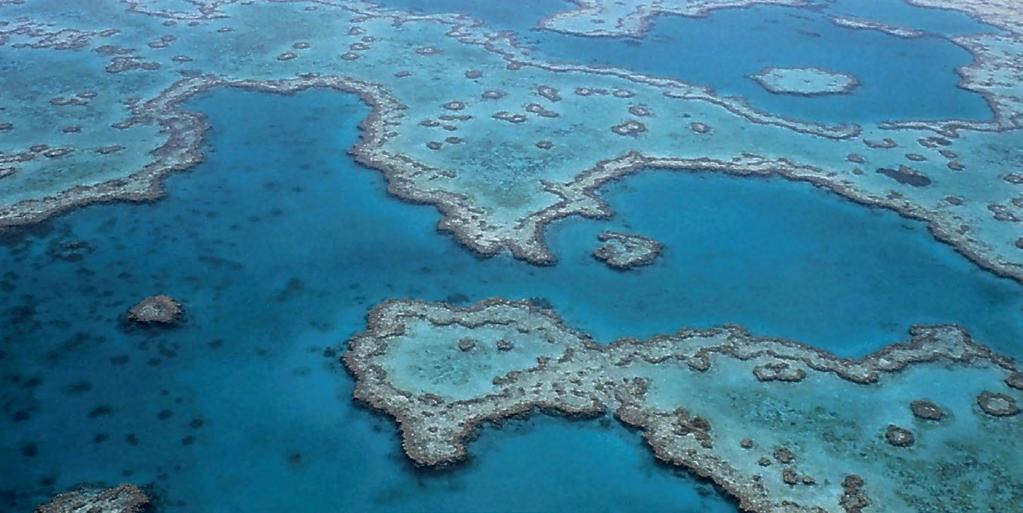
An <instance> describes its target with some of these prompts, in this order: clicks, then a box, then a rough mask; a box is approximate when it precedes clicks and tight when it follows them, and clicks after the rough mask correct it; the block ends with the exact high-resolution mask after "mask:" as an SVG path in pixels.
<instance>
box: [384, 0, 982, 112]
mask: <svg viewBox="0 0 1023 513" xmlns="http://www.w3.org/2000/svg"><path fill="white" fill-rule="evenodd" d="M383 3H384V4H385V5H387V6H388V7H393V8H398V9H407V10H415V11H421V12H429V13H437V12H463V13H466V14H469V15H470V16H472V17H474V18H476V19H480V20H483V21H484V22H486V23H488V24H489V25H491V26H493V27H495V28H498V29H502V30H511V31H514V32H516V33H517V34H519V39H520V42H522V43H523V44H525V45H526V46H528V47H529V48H530V49H531V50H532V52H533V53H534V55H535V56H537V57H539V58H542V59H543V60H547V61H553V62H566V63H575V64H591V65H595V66H611V67H617V68H623V69H629V70H632V71H635V72H638V73H642V74H645V75H652V76H657V77H668V78H675V79H679V80H683V81H686V82H688V83H691V84H696V85H702V86H709V87H711V88H713V89H714V90H715V91H716V92H717V93H718V94H721V95H725V96H740V97H743V98H745V99H746V100H747V101H748V102H749V103H750V104H751V105H752V106H754V107H755V108H757V109H759V110H762V111H765V112H770V113H772V114H776V115H780V116H782V117H788V118H794V119H803V120H810V121H816V122H821V123H868V122H876V121H887V120H896V119H917V120H940V119H969V120H989V119H991V117H992V113H991V110H990V109H989V108H988V106H987V104H986V102H985V101H984V98H983V97H982V96H981V95H979V94H976V93H973V92H970V91H967V90H964V89H961V88H959V87H958V83H959V81H960V77H959V75H958V74H957V73H956V72H955V68H957V67H959V66H965V65H968V64H970V62H971V61H972V60H973V58H972V56H971V55H970V53H969V52H968V51H966V50H965V49H963V48H961V47H959V46H957V45H956V44H954V43H952V42H951V41H949V40H948V39H944V38H941V37H937V36H934V35H928V36H926V37H921V38H915V39H905V38H899V37H896V36H892V35H889V34H885V33H882V32H879V31H874V30H856V29H849V28H844V27H839V26H836V25H834V24H833V23H832V22H831V20H830V18H831V17H832V16H842V15H859V16H863V17H865V18H867V19H876V18H875V17H874V16H877V15H878V14H877V13H882V14H881V15H882V20H880V21H886V22H888V23H893V24H898V23H905V24H906V25H908V26H910V27H912V28H920V29H922V30H925V31H933V32H941V33H947V34H966V33H976V32H996V31H997V29H995V28H994V27H991V26H990V25H986V24H983V23H980V22H978V21H976V20H974V19H972V18H970V17H969V16H967V15H966V14H963V13H959V12H953V11H945V10H939V9H926V8H922V7H914V6H910V5H908V4H906V3H905V2H904V1H902V0H886V1H885V2H884V3H885V8H883V9H880V8H878V2H877V1H870V2H864V1H863V0H845V1H842V2H837V3H822V4H821V8H820V9H818V10H807V9H805V8H792V7H784V6H775V5H759V6H752V7H748V8H741V9H721V10H715V11H712V12H711V13H710V14H709V15H708V16H706V17H700V18H694V17H684V16H659V17H657V18H655V20H654V23H653V25H652V27H651V28H650V30H649V32H648V33H647V34H646V35H645V36H644V37H642V38H607V37H597V38H593V37H581V36H576V35H568V34H560V33H556V32H552V31H548V30H538V29H536V27H537V23H538V22H539V20H540V19H542V18H543V17H545V16H548V15H550V14H553V13H555V12H558V11H563V10H566V9H569V8H570V6H569V4H567V3H565V2H560V1H552V0H545V1H541V2H530V3H529V8H528V9H526V8H524V9H520V10H517V11H515V12H514V13H510V12H508V9H505V8H496V7H495V6H494V4H495V3H494V2H475V1H472V0H445V1H443V2H423V1H421V0H386V1H384V2H383ZM868 3H869V5H868ZM497 4H503V3H500V2H498V3H497ZM889 4H890V5H889ZM504 5H507V4H504ZM889 7H890V8H889ZM768 66H774V67H816V68H824V69H830V70H835V71H839V72H842V73H847V74H851V75H853V76H855V77H856V78H857V79H858V80H859V82H860V85H859V87H857V88H856V89H855V90H854V91H853V94H848V95H831V96H818V97H801V96H791V95H778V94H772V93H770V92H768V91H766V90H764V89H763V88H762V87H760V86H759V85H758V84H757V83H756V82H754V81H753V80H751V79H750V78H749V76H750V75H753V74H756V73H757V72H759V71H761V70H762V69H763V68H765V67H768ZM920 77H927V80H920Z"/></svg>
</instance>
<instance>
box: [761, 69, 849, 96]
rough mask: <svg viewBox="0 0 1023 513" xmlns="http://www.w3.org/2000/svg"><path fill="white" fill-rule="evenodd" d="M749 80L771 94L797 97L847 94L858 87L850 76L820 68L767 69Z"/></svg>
mask: <svg viewBox="0 0 1023 513" xmlns="http://www.w3.org/2000/svg"><path fill="white" fill-rule="evenodd" d="M750 78H751V79H753V80H755V81H756V82H757V83H758V84H760V86H761V87H763V88H764V89H767V90H768V91H769V92H771V93H774V94H794V95H798V96H820V95H826V94H849V93H851V92H852V91H853V89H856V87H857V86H858V85H859V80H857V79H856V77H854V76H852V75H849V74H847V73H840V72H837V71H829V70H826V69H821V68H776V67H768V68H764V69H762V70H760V72H759V73H756V74H754V75H750Z"/></svg>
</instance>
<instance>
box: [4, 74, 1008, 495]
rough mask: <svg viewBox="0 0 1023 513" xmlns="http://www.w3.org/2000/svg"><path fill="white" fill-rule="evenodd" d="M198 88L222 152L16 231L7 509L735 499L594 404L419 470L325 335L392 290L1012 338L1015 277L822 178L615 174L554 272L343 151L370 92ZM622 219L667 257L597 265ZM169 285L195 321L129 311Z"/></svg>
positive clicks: (613, 331) (666, 325)
mask: <svg viewBox="0 0 1023 513" xmlns="http://www.w3.org/2000/svg"><path fill="white" fill-rule="evenodd" d="M192 105H194V106H195V107H196V108H198V109H200V110H202V111H204V112H206V113H207V114H208V117H209V119H210V121H211V123H212V125H213V127H214V128H213V130H212V131H211V133H210V134H209V138H208V143H207V155H208V159H207V161H206V162H205V163H203V164H202V165H200V166H198V167H197V168H195V169H194V170H193V171H191V172H188V173H184V174H180V175H176V176H174V177H171V178H170V179H168V181H167V188H168V196H167V198H165V199H164V200H162V201H159V202H156V203H153V204H148V205H126V204H113V205H104V206H95V207H90V208H86V209H82V210H79V211H76V212H74V213H72V214H69V215H66V216H63V217H59V218H57V219H55V220H53V221H51V222H49V223H47V224H46V225H45V226H44V227H42V228H40V229H39V230H36V231H35V232H34V233H30V234H27V235H25V236H24V237H23V238H21V239H17V240H12V241H10V242H9V243H8V244H7V245H5V246H0V269H2V270H3V273H0V274H2V276H0V289H2V290H3V294H2V295H0V316H2V318H0V322H2V324H0V338H2V339H3V346H2V351H3V352H2V353H0V356H2V357H0V379H2V380H3V382H4V383H5V386H4V387H2V388H0V404H2V405H3V411H2V413H3V416H2V417H0V511H26V510H28V509H29V508H30V507H31V505H34V504H35V503H38V502H39V501H41V500H42V499H43V498H44V497H46V496H48V495H50V494H52V493H54V492H55V491H57V490H62V489H65V488H67V487H70V486H72V485H74V484H76V483H79V482H82V481H103V482H107V483H116V482H120V481H122V480H131V481H133V482H137V483H149V482H154V483H155V485H156V490H157V491H158V492H159V493H160V495H161V497H162V498H163V500H164V501H165V502H164V504H163V506H162V507H163V508H164V509H162V510H161V511H166V512H172V513H178V512H182V513H183V512H195V511H201V512H246V513H251V512H277V511H291V512H296V513H301V512H310V513H311V512H317V513H321V512H325V511H338V512H340V511H637V512H639V511H644V512H645V511H655V510H662V511H663V510H671V511H687V512H718V511H728V512H732V511H734V506H732V505H731V504H730V503H729V502H727V501H725V500H724V499H722V498H721V497H720V496H718V495H717V494H716V493H710V494H708V493H707V491H708V489H707V487H706V485H697V484H696V483H695V482H694V481H692V480H691V479H690V478H687V477H685V476H678V475H675V474H674V473H673V472H671V471H669V470H666V469H664V468H662V467H660V466H658V465H657V464H655V462H654V460H653V457H652V456H651V454H650V453H649V451H648V450H647V449H646V448H645V447H644V446H643V444H642V441H641V440H640V437H639V435H638V434H636V433H633V432H628V431H625V430H623V429H621V428H619V427H612V428H604V427H602V426H601V425H600V424H599V423H596V422H580V423H575V422H568V421H562V420H553V419H547V420H535V421H531V422H525V423H516V424H515V427H513V428H510V429H504V430H500V431H499V430H493V429H487V430H485V432H484V433H483V435H482V437H481V439H480V440H478V441H476V442H475V443H474V444H473V445H472V446H471V451H472V452H473V453H475V454H476V458H475V459H473V460H472V462H471V463H470V464H468V465H466V466H462V467H458V468H455V469H453V470H450V471H446V472H440V473H437V472H419V471H415V470H414V469H412V468H411V466H410V465H408V464H407V462H406V460H405V459H404V457H403V455H402V454H401V452H400V447H399V443H398V440H397V437H396V436H395V433H394V428H393V425H392V423H391V421H390V420H389V419H386V418H383V417H379V416H377V415H375V414H373V413H371V412H369V411H367V410H364V409H362V408H360V407H357V406H355V405H354V404H353V403H352V401H351V399H350V397H351V387H352V382H351V379H350V377H349V376H348V375H347V374H345V372H344V371H343V370H342V368H341V367H340V365H339V364H338V362H337V359H338V353H337V352H335V351H333V350H330V349H331V348H338V347H340V346H341V345H342V344H343V342H344V340H346V339H347V338H348V337H349V336H350V335H351V334H352V333H354V332H356V331H359V330H361V329H362V328H363V326H364V316H365V313H366V311H367V309H368V308H369V307H370V306H371V305H373V304H374V303H376V302H378V301H380V300H382V299H385V298H390V297H416V298H423V299H433V300H443V299H448V300H451V301H461V300H465V301H471V300H476V299H481V298H484V297H489V296H495V295H503V296H508V297H512V298H525V297H532V296H540V297H545V298H547V299H548V300H550V301H551V302H552V303H553V304H554V306H555V307H556V308H557V309H558V310H559V312H560V313H562V314H563V315H564V316H565V317H566V319H567V320H568V321H569V323H571V324H572V325H574V326H577V327H579V328H582V329H585V330H588V331H591V332H592V333H594V334H595V335H596V336H597V337H599V338H600V339H601V340H603V341H607V340H610V339H611V338H613V337H616V336H620V335H626V334H631V335H639V336H646V335H651V334H654V333H660V332H666V331H672V330H674V329H677V328H679V327H683V326H711V325H714V324H718V323H722V322H733V323H739V324H743V325H746V326H748V327H750V329H751V330H752V331H753V332H755V333H758V334H762V335H772V336H783V337H793V338H798V339H801V340H803V341H805V342H810V343H814V344H816V345H819V346H821V347H823V348H825V349H828V350H832V351H836V352H838V353H840V354H843V355H862V354H864V353H866V352H868V351H870V350H873V349H876V348H878V347H881V346H882V345H884V344H886V343H888V342H891V341H893V340H898V339H901V338H903V335H904V333H905V330H906V328H907V327H908V325H909V324H910V323H914V322H939V321H959V322H963V323H964V324H965V325H966V326H967V327H968V328H969V329H971V330H972V331H973V332H974V333H975V334H976V335H977V336H978V338H980V339H981V340H983V341H985V342H987V343H989V344H991V345H993V346H994V347H996V348H998V349H999V350H1002V351H1003V352H1006V353H1008V354H1013V355H1017V356H1018V355H1020V354H1023V351H1021V349H1020V346H1019V344H1018V341H1019V340H1021V339H1023V323H1021V321H1020V316H1019V315H1018V312H1019V311H1020V308H1021V307H1023V294H1021V289H1023V287H1020V286H1019V285H1018V284H1016V283H1015V282H1011V281H1009V280H1004V279H998V278H995V277H993V276H992V275H990V274H989V273H985V272H983V271H980V270H978V269H977V268H976V267H975V266H974V265H972V264H971V263H969V262H968V261H966V260H965V259H964V258H962V257H960V256H959V255H957V254H955V253H954V252H953V251H952V250H951V249H950V248H948V247H946V246H944V245H942V244H939V243H937V242H935V241H934V240H933V239H932V238H931V237H930V236H929V235H928V234H927V232H926V230H925V229H924V228H923V227H922V226H921V225H920V224H919V223H915V222H911V221H906V220H903V219H901V218H899V217H898V216H896V215H895V214H893V213H890V212H883V211H874V210H870V209H867V208H863V207H860V206H857V205H853V204H851V203H849V202H846V201H844V200H842V199H840V198H838V197H836V196H834V195H831V194H828V193H825V192H822V191H819V190H817V189H815V188H813V187H812V186H809V185H806V184H798V183H790V182H786V181H784V180H780V179H771V180H750V179H738V178H730V177H727V176H721V175H711V174H702V173H692V174H689V173H674V174H671V173H664V172H658V173H648V174H644V175H639V176H637V177H634V178H630V179H628V180H627V181H624V182H621V183H619V184H616V185H613V186H611V187H609V188H608V189H607V194H606V195H607V197H608V199H609V200H610V201H611V204H612V205H613V206H614V207H615V208H616V209H617V211H618V216H617V217H616V219H615V220H614V221H611V222H604V223H598V222H593V221H585V220H578V219H572V220H567V221H563V222H560V223H558V224H557V225H556V226H554V227H553V229H552V230H550V232H551V233H550V238H551V242H552V245H553V248H554V250H555V251H556V252H557V254H559V255H560V256H561V257H562V261H561V262H560V263H559V265H557V266H554V267H550V268H537V267H532V266H529V265H527V264H524V263H521V262H518V261H514V260H512V259H510V258H508V257H497V258H492V259H487V260H480V259H477V258H476V257H474V256H472V254H470V253H469V252H468V251H467V250H465V249H464V248H462V247H460V246H458V245H456V244H455V243H454V242H453V241H452V240H451V239H450V238H448V237H446V236H440V235H438V234H437V233H436V232H435V228H434V227H435V224H436V222H437V220H438V214H437V213H436V211H435V210H434V209H432V208H431V207H426V206H413V205H408V204H404V203H401V202H399V201H397V200H395V199H393V198H390V197H388V196H387V195H386V193H385V190H384V183H383V180H382V177H381V176H380V175H379V174H378V173H377V172H374V171H370V170H367V169H363V168H361V167H359V166H357V165H355V164H354V163H353V162H352V161H351V159H350V158H349V157H348V156H347V155H346V153H345V150H346V148H348V147H349V146H350V145H351V144H353V143H354V141H355V140H356V136H357V132H356V124H357V123H358V121H359V120H360V119H361V118H362V117H364V116H365V115H366V114H367V112H368V109H367V108H366V107H364V106H362V105H360V104H358V102H357V100H356V99H355V98H354V97H350V96H344V95H339V94H336V93H331V92H323V91H317V92H306V93H302V94H299V95H296V96H293V97H281V96H272V95H261V94H256V93H245V92H239V91H221V92H216V93H214V94H210V95H207V96H205V97H203V98H201V99H199V100H197V101H194V102H192ZM611 227H616V228H622V229H629V230H635V231H637V232H639V233H642V234H644V235H648V236H653V237H656V238H658V239H660V240H662V241H663V242H664V243H665V244H666V245H667V250H666V252H665V255H664V258H663V259H662V260H660V261H658V262H657V263H656V264H655V265H654V266H652V267H649V268H646V269H642V270H639V271H637V272H633V273H617V272H614V271H611V270H609V269H607V268H605V267H604V266H603V265H602V264H600V263H598V262H597V261H595V260H594V259H593V258H592V257H590V256H589V252H590V251H592V249H593V247H594V245H595V242H596V241H595V238H594V235H595V233H596V232H597V231H599V230H602V229H606V228H611ZM78 239H82V240H86V241H88V242H89V243H90V244H91V245H92V246H93V247H94V251H93V252H92V253H90V254H86V255H84V256H83V258H82V259H81V260H80V261H77V262H67V261H58V260H54V259H53V258H51V257H50V256H48V255H47V249H48V248H49V247H50V245H51V244H52V243H54V241H67V240H78ZM159 292H163V293H168V294H171V295H173V296H175V297H178V298H180V299H181V300H182V301H183V302H184V304H185V306H186V309H187V321H186V322H185V324H184V325H183V326H182V327H180V328H178V329H175V330H170V331H146V330H125V329H123V328H122V327H121V324H120V322H119V317H120V316H121V315H122V314H123V312H124V311H125V310H126V309H127V308H128V307H130V306H131V305H132V304H133V303H134V302H135V301H137V300H138V299H140V298H142V297H144V296H147V295H150V294H154V293H159ZM90 413H91V415H90ZM196 419H199V420H201V423H199V422H195V423H194V424H195V425H193V421H195V420H196ZM200 424H201V425H200ZM131 434H134V437H135V439H137V441H138V443H137V445H133V444H132V443H130V440H129V435H131ZM189 437H194V438H189ZM132 440H134V439H132ZM29 444H34V447H35V448H36V449H37V454H35V455H32V453H33V451H32V450H31V447H33V446H32V445H29ZM609 463H610V464H609ZM523 490H528V491H529V492H528V493H523Z"/></svg>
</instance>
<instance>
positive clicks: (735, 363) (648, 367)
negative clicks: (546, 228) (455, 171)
mask: <svg viewBox="0 0 1023 513" xmlns="http://www.w3.org/2000/svg"><path fill="white" fill-rule="evenodd" d="M344 363H345V365H346V366H347V368H348V369H349V370H350V371H351V372H352V373H353V374H354V375H355V376H356V379H357V383H356V388H355V392H354V394H355V397H356V398H357V399H359V400H361V401H364V402H366V403H368V404H369V405H370V406H371V407H373V408H375V409H378V410H380V411H383V412H386V413H387V414H389V415H391V416H393V417H394V418H395V420H396V421H397V422H398V424H399V426H400V429H401V436H402V447H403V448H404V450H405V453H406V454H407V455H408V456H409V457H410V458H411V459H412V460H414V461H415V462H416V463H418V464H421V465H445V464H451V463H455V462H458V461H460V460H463V459H464V458H466V456H467V448H466V444H467V442H468V440H469V439H471V438H472V436H473V435H474V433H476V431H477V430H478V429H479V427H480V426H481V425H482V424H484V423H492V422H500V421H501V420H502V419H505V418H508V417H512V416H520V415H527V414H530V413H531V412H534V411H537V410H540V411H543V412H547V413H552V414H559V415H570V416H579V417H600V416H604V415H613V416H614V417H615V418H617V419H618V420H619V421H621V422H622V423H624V424H626V425H628V426H632V427H634V428H637V429H639V430H641V431H642V432H643V436H644V438H645V440H646V442H647V444H648V445H649V446H650V448H651V449H652V450H653V451H654V453H655V454H656V456H657V458H658V459H659V460H661V461H663V462H665V463H668V464H671V465H678V466H681V467H685V468H687V469H689V470H690V471H692V472H695V473H696V474H698V475H700V476H703V477H705V478H708V479H711V480H713V481H714V482H715V483H716V484H717V485H719V486H720V487H721V488H722V489H724V490H725V491H727V492H728V493H729V494H730V495H732V496H734V497H735V498H736V499H737V500H738V501H739V504H740V507H741V508H742V509H744V510H746V511H754V512H764V513H767V512H798V511H805V512H810V511H814V512H821V511H826V512H836V513H840V512H845V513H852V512H868V513H869V512H881V511H921V512H922V511H977V512H980V511H1008V510H1010V509H1011V508H1013V507H1014V505H1016V504H1018V503H1019V501H1020V500H1023V468H1021V467H1020V466H1019V465H1018V464H1017V463H1018V462H1017V461H1016V459H1017V458H1016V455H1015V454H1014V453H1013V451H1011V450H1007V449H1008V448H1010V447H1012V446H1013V444H1014V443H1015V440H1016V439H1018V437H1019V436H1020V434H1021V433H1023V423H1021V418H1020V415H1019V407H1018V404H1019V402H1020V401H1021V400H1023V397H1021V392H1020V390H1023V375H1021V374H1020V373H1019V372H1018V371H1017V369H1016V368H1015V367H1014V364H1013V362H1012V361H1011V360H1010V359H1007V358H1004V357H1001V356H999V355H997V354H995V353H993V352H992V351H990V350H989V349H987V348H986V347H984V346H982V345H980V344H978V343H976V342H974V341H973V340H971V339H970V337H969V335H967V334H966V333H965V332H964V331H963V330H962V329H960V328H958V327H956V326H952V325H943V326H938V325H935V326H918V327H916V328H914V329H913V330H912V331H911V337H910V339H909V340H908V341H907V342H905V343H902V344H892V345H890V346H887V347H885V348H884V349H882V350H880V351H878V352H876V353H874V354H872V355H870V356H868V357H866V358H864V359H862V360H847V359H841V358H837V357H835V356H833V355H830V354H828V353H824V352H822V351H820V350H817V349H814V348H812V347H809V346H805V345H802V344H799V343H796V342H791V341H786V340H778V339H767V338H757V337H754V336H752V335H750V334H748V333H746V332H745V331H744V330H742V329H741V328H739V327H735V326H726V327H723V328H719V329H713V330H706V331H695V330H686V331H680V332H678V333H675V334H673V335H669V336H659V337H654V338H652V339H649V340H644V341H640V340H636V339H628V338H626V339H620V340H618V341H616V342H614V343H612V344H610V345H607V346H601V345H598V344H595V343H594V342H593V341H592V340H591V339H590V338H589V337H588V336H587V335H585V334H583V333H580V332H578V331H575V330H572V329H571V328H568V327H566V326H565V325H564V324H563V323H562V322H561V320H560V319H559V318H558V317H556V316H555V315H554V313H553V312H551V311H549V310H541V309H537V308H535V307H533V306H530V305H529V304H528V303H519V302H509V301H505V300H499V299H493V300H488V301H485V302H482V303H479V304H477V305H474V306H471V307H468V308H458V307H453V306H450V305H447V304H443V303H425V302H417V301H390V302H385V303H383V304H381V305H378V306H377V307H376V308H374V309H373V310H372V312H371V313H370V315H369V325H368V329H367V331H365V332H363V333H361V334H359V335H356V336H355V337H354V338H353V339H352V340H351V341H350V343H349V351H348V352H347V353H346V354H345V356H344ZM945 382H955V383H957V386H956V387H955V388H954V389H949V390H947V391H946V392H945V393H943V394H941V396H940V397H937V396H932V395H931V394H932V393H933V385H934V383H945Z"/></svg>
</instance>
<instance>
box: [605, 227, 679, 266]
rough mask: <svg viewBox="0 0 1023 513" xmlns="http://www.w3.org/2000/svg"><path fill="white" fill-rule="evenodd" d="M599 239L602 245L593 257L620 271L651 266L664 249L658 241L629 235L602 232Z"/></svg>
mask: <svg viewBox="0 0 1023 513" xmlns="http://www.w3.org/2000/svg"><path fill="white" fill-rule="evenodd" d="M597 239H598V240H599V241H600V242H601V244H600V246H599V247H597V249H595V250H594V251H593V257H594V258H596V259H597V260H600V261H601V262H604V263H605V264H607V265H608V267H611V268H613V269H619V270H626V269H632V268H635V267H641V266H644V265H650V264H651V263H653V261H654V259H656V258H657V256H658V255H660V254H661V251H662V250H663V249H664V248H663V246H662V245H661V243H660V242H657V241H656V240H653V239H650V238H647V237H643V236H640V235H633V234H628V233H620V232H602V233H600V234H599V235H597Z"/></svg>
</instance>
